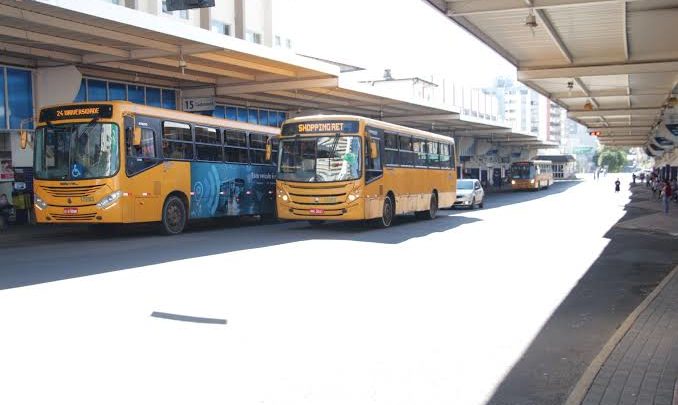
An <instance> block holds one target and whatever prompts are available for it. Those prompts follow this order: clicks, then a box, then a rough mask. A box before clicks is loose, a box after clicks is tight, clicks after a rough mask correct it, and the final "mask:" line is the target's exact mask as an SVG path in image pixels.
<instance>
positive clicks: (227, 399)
mask: <svg viewBox="0 0 678 405" xmlns="http://www.w3.org/2000/svg"><path fill="white" fill-rule="evenodd" d="M611 181H612V179H607V180H601V181H599V182H594V181H586V182H570V183H559V184H557V185H555V186H553V187H552V188H551V189H550V190H547V191H542V192H539V193H506V194H498V195H493V196H490V199H488V201H487V203H486V205H485V209H482V210H477V211H462V210H451V211H442V212H441V215H440V217H439V218H437V219H436V220H434V221H425V222H420V221H415V220H414V218H410V217H408V218H402V219H401V220H400V221H399V223H398V225H396V226H394V227H392V228H391V229H388V230H373V229H369V228H365V227H361V226H357V225H344V224H340V225H328V226H323V227H321V228H318V229H315V228H310V227H309V226H308V225H306V224H305V223H284V224H275V225H264V226H262V225H252V224H249V225H247V224H245V225H240V226H238V225H233V224H231V225H224V224H221V225H219V226H215V225H202V226H198V227H196V228H195V229H193V230H192V231H190V232H187V233H186V234H184V235H180V236H177V237H169V238H168V237H161V236H155V235H154V234H152V233H149V232H147V231H143V230H133V231H127V232H125V233H123V234H119V235H115V236H108V237H94V236H92V235H90V234H88V233H86V232H74V233H73V232H69V233H66V234H64V235H62V236H60V237H59V239H58V240H55V241H52V240H49V239H46V238H34V239H33V242H28V243H12V244H9V245H6V247H4V248H3V247H0V256H2V260H1V263H2V264H1V266H2V267H0V325H2V329H1V330H2V332H1V333H0V342H1V343H2V344H0V359H2V360H1V364H2V366H0V381H2V382H3V383H2V385H3V389H2V390H0V403H8V404H9V403H11V404H34V403H52V404H56V403H68V404H90V403H97V404H121V403H148V404H152V403H162V404H174V403H176V404H186V403H199V404H217V403H218V404H224V403H232V404H295V405H300V404H368V403H369V404H388V405H395V404H408V405H411V404H414V403H416V404H464V405H466V404H482V403H484V402H486V401H488V400H489V399H490V398H492V397H493V395H495V397H494V399H493V400H495V401H498V402H501V400H498V399H497V397H496V394H494V392H495V389H496V388H497V387H498V386H500V384H501V383H502V381H505V377H506V376H507V374H508V373H510V372H511V370H512V367H513V366H514V365H515V364H516V362H518V361H519V360H520V358H521V355H522V354H523V352H524V351H525V350H527V349H528V348H530V345H531V343H532V341H533V339H534V338H535V336H537V335H538V334H539V333H540V330H541V328H542V327H543V326H544V324H545V323H546V322H547V321H548V320H549V317H550V316H551V314H552V313H553V312H554V311H555V310H556V309H557V308H558V307H559V305H560V304H561V303H562V302H563V300H564V299H566V297H567V296H568V293H570V291H571V290H572V288H573V287H574V286H575V285H576V284H577V282H578V280H579V279H580V278H582V277H583V276H584V275H585V274H587V271H588V269H589V267H590V266H591V264H592V263H594V262H595V261H596V259H597V258H598V256H599V254H600V253H601V252H602V251H603V249H605V247H606V246H607V245H608V243H609V239H607V238H606V237H605V235H606V232H607V231H608V230H609V229H610V227H611V226H613V224H614V223H615V222H617V220H618V219H620V218H621V217H622V216H623V215H624V211H623V206H624V204H625V203H626V201H627V199H628V193H627V192H622V193H619V194H614V193H612V191H611V190H612V185H611ZM603 183H604V184H603ZM608 183H609V184H608ZM654 278H656V279H658V278H661V274H657V275H655V276H654ZM654 281H655V280H653V281H652V282H654ZM631 309H632V308H631ZM153 314H154V315H155V316H152V315H153ZM163 314H165V315H163ZM167 314H168V315H167ZM182 316H185V317H193V318H182ZM168 318H170V319H168ZM224 321H225V322H226V323H225V324H224ZM210 322H212V323H210ZM605 340H606V339H605ZM586 350H588V351H590V352H595V349H590V348H587V349H586ZM596 353H597V352H595V353H593V354H592V355H591V357H593V356H595V354H596ZM509 376H510V374H509ZM568 381H570V382H571V384H572V385H573V384H574V383H575V382H576V375H570V376H569V380H568ZM524 382H525V381H523V380H518V381H517V384H519V385H520V384H523V383H524ZM567 384H569V382H568V383H567ZM567 384H563V386H564V387H565V388H561V389H566V386H568V385H567ZM518 391H520V390H518Z"/></svg>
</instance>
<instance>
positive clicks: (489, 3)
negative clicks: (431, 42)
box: [447, 0, 629, 17]
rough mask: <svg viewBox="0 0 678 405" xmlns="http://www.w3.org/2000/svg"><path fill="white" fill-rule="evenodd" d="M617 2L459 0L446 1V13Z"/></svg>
mask: <svg viewBox="0 0 678 405" xmlns="http://www.w3.org/2000/svg"><path fill="white" fill-rule="evenodd" d="M627 1H629V0H627ZM618 2H619V0H533V1H532V5H529V4H527V3H526V2H525V1H523V0H484V1H478V0H461V1H448V2H447V15H448V16H449V17H457V16H467V15H476V14H487V13H502V12H509V11H521V10H523V11H527V10H529V9H531V8H533V9H536V10H539V9H547V8H555V7H575V6H586V5H591V4H604V3H618Z"/></svg>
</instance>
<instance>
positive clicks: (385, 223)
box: [374, 195, 395, 229]
mask: <svg viewBox="0 0 678 405" xmlns="http://www.w3.org/2000/svg"><path fill="white" fill-rule="evenodd" d="M394 217H395V210H394V207H393V199H392V198H391V196H390V195H387V196H386V198H384V207H383V209H382V210H381V218H377V219H376V220H375V221H374V224H375V226H376V227H377V228H382V229H383V228H388V227H389V226H391V224H392V223H393V218H394Z"/></svg>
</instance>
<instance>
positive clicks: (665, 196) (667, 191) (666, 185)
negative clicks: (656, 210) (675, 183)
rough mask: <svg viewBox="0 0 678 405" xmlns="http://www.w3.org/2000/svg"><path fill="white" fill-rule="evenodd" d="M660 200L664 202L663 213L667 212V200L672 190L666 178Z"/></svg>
mask: <svg viewBox="0 0 678 405" xmlns="http://www.w3.org/2000/svg"><path fill="white" fill-rule="evenodd" d="M662 194H663V197H662V200H663V201H662V202H663V203H664V214H667V215H668V213H669V201H670V198H671V196H672V195H673V190H671V183H669V181H668V180H666V181H665V182H664V187H663V188H662Z"/></svg>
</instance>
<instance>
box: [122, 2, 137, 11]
mask: <svg viewBox="0 0 678 405" xmlns="http://www.w3.org/2000/svg"><path fill="white" fill-rule="evenodd" d="M125 7H127V8H131V9H134V10H138V9H139V4H138V0H125Z"/></svg>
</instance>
